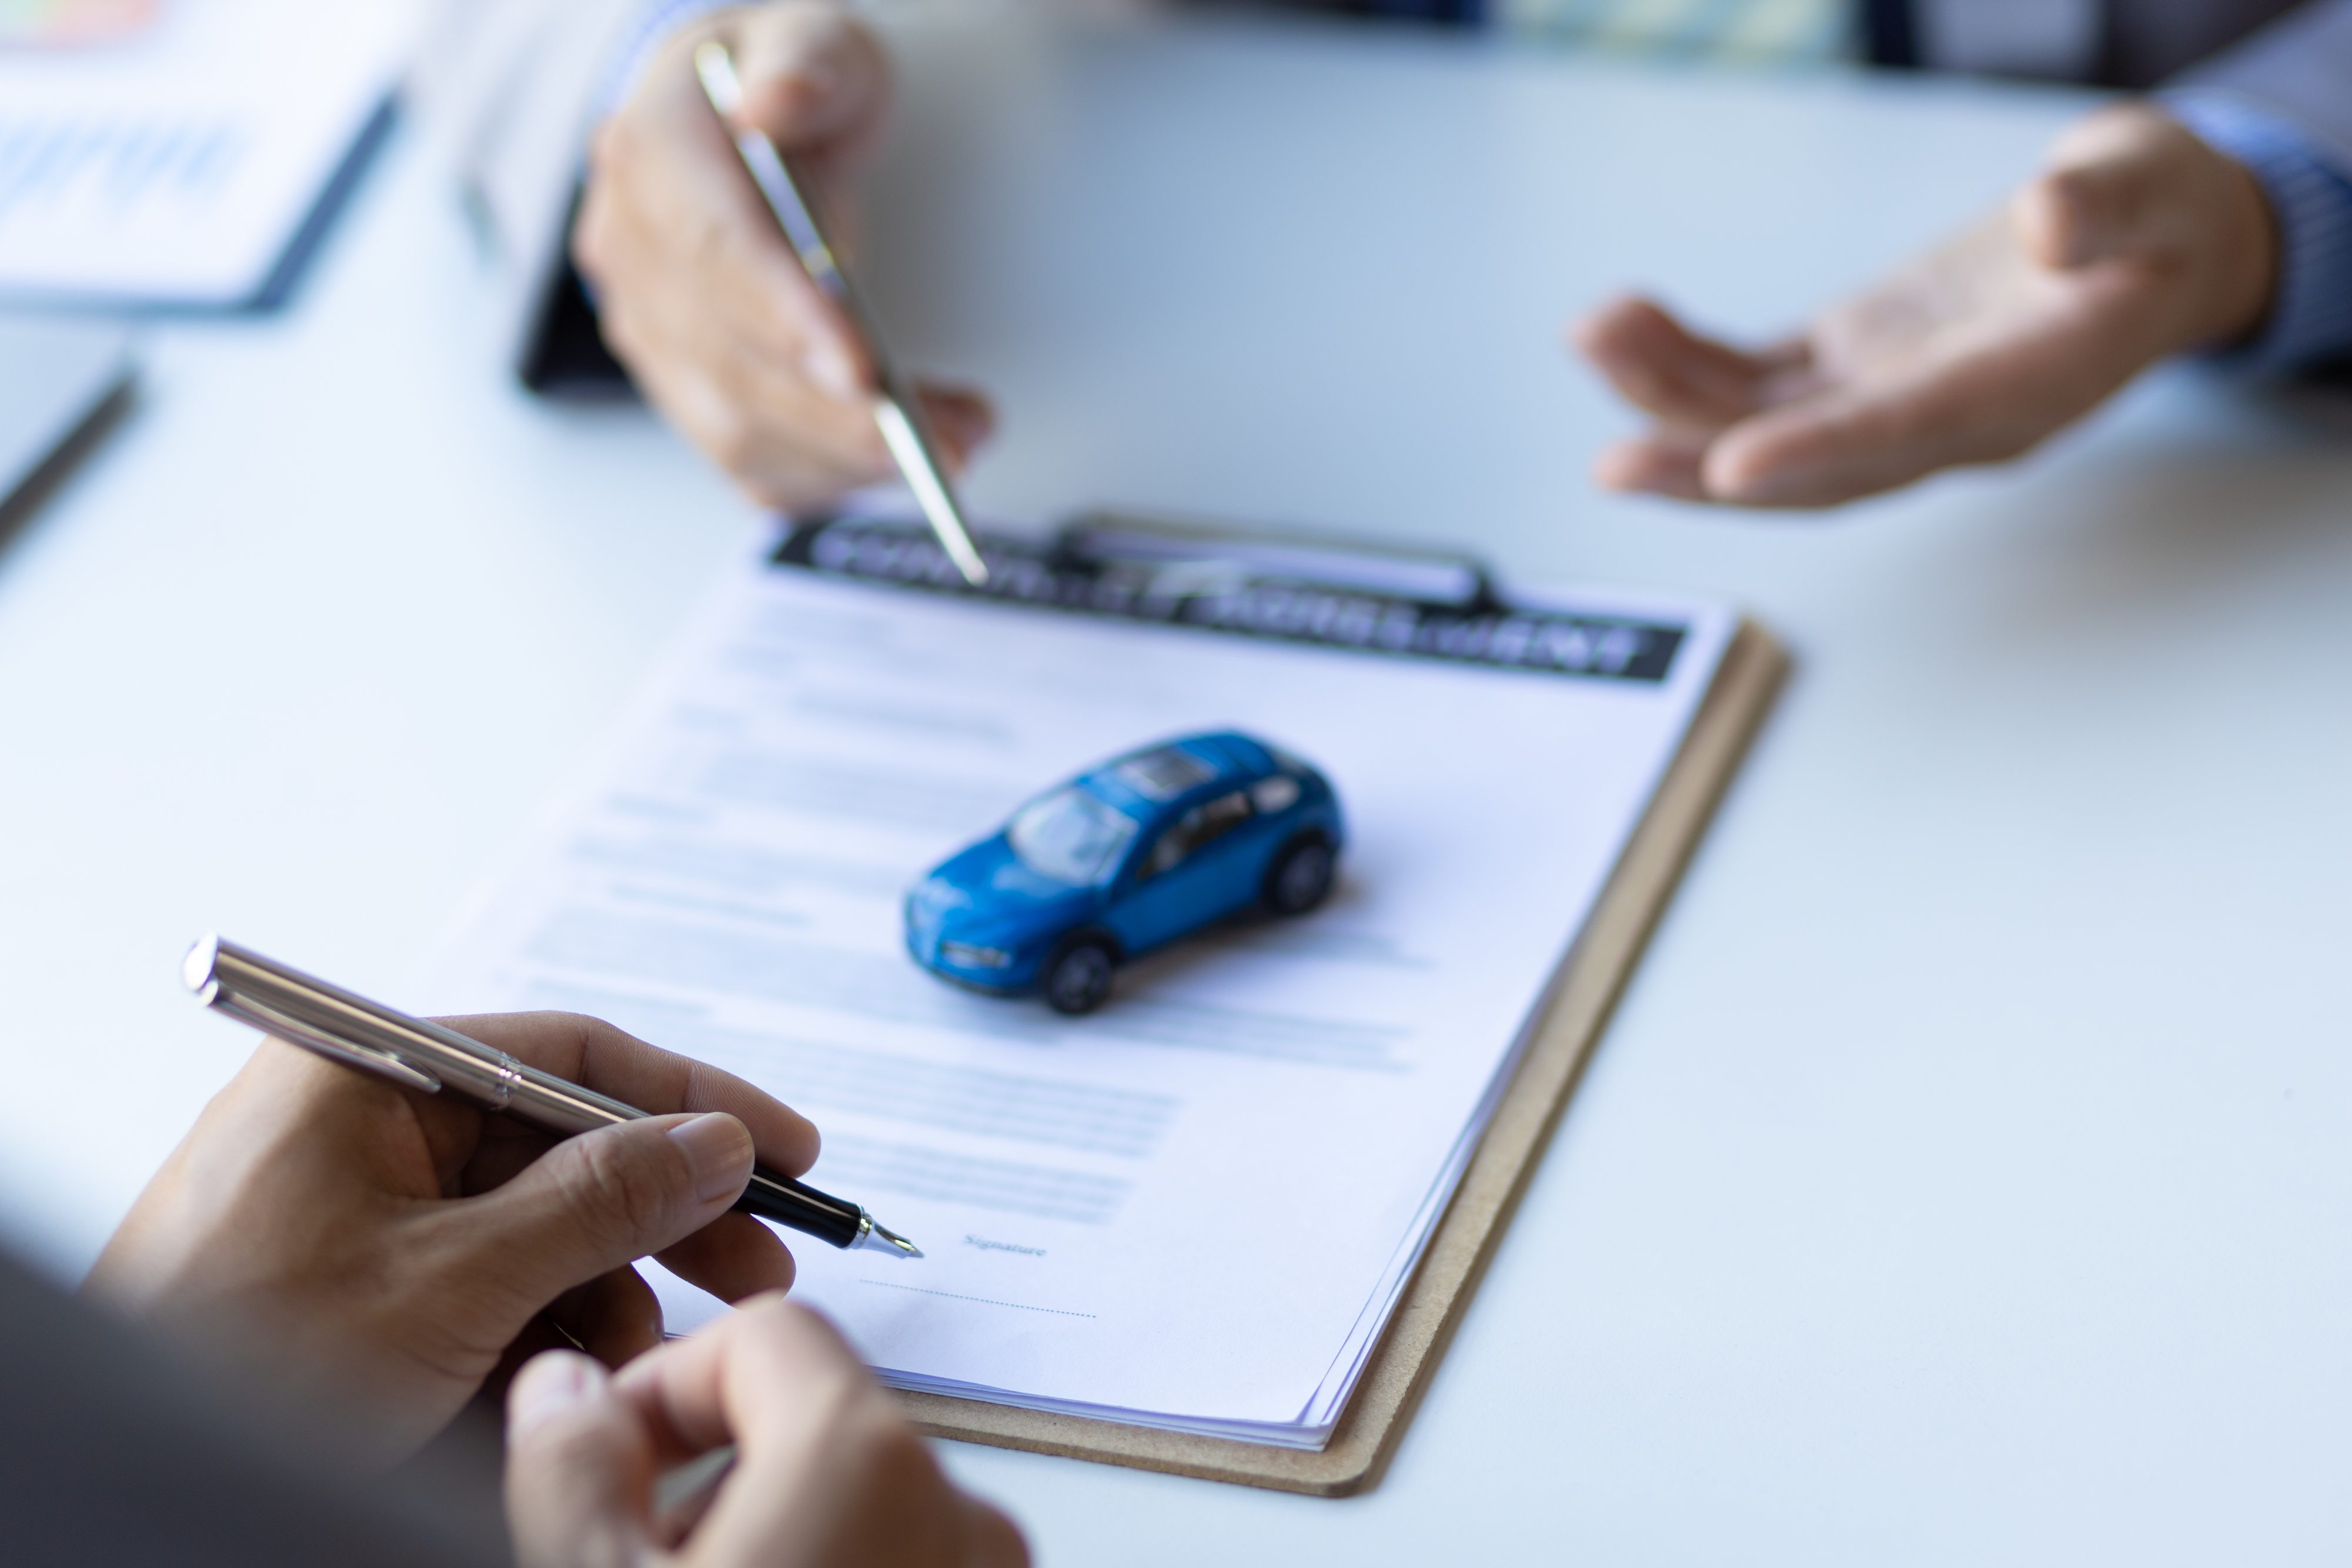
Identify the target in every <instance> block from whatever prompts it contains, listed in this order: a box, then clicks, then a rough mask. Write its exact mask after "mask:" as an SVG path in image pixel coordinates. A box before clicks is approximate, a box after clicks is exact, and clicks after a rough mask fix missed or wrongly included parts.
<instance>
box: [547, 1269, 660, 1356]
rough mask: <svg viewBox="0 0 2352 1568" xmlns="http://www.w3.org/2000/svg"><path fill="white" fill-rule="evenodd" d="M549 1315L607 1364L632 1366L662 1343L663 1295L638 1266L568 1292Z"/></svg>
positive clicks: (550, 1310)
mask: <svg viewBox="0 0 2352 1568" xmlns="http://www.w3.org/2000/svg"><path fill="white" fill-rule="evenodd" d="M548 1316H550V1317H551V1318H553V1319H554V1320H555V1322H557V1323H558V1324H559V1325H560V1326H561V1327H562V1330H563V1332H564V1333H567V1334H569V1335H570V1336H571V1337H572V1341H573V1343H576V1344H578V1346H579V1347H580V1348H581V1349H582V1350H584V1351H586V1352H587V1353H588V1354H590V1355H593V1356H594V1357H595V1358H596V1359H597V1360H598V1361H600V1362H603V1363H604V1364H605V1365H606V1366H615V1367H617V1366H626V1365H627V1364H629V1363H630V1362H632V1361H635V1359H636V1358H637V1357H639V1356H641V1355H643V1354H645V1353H646V1352H647V1351H649V1350H652V1349H653V1348H655V1347H656V1345H658V1344H660V1343H662V1311H661V1299H660V1298H659V1297H657V1296H656V1295H655V1294H654V1291H653V1287H652V1286H651V1285H648V1284H646V1281H645V1280H644V1278H643V1276H641V1275H639V1274H638V1272H637V1271H636V1270H635V1269H614V1270H611V1271H610V1272H608V1273H604V1274H599V1275H597V1276H596V1277H595V1278H594V1279H593V1280H591V1281H588V1282H587V1283H586V1284H584V1285H581V1286H578V1287H576V1288H574V1289H572V1290H570V1291H565V1292H564V1293H563V1294H562V1295H561V1296H558V1297H557V1298H556V1299H555V1302H554V1304H553V1305H552V1306H551V1307H549V1308H548Z"/></svg>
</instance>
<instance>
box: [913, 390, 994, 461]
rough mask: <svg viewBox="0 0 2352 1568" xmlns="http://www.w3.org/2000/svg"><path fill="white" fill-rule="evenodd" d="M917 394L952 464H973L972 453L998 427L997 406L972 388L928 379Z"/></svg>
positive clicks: (927, 419) (931, 426)
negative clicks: (947, 384)
mask: <svg viewBox="0 0 2352 1568" xmlns="http://www.w3.org/2000/svg"><path fill="white" fill-rule="evenodd" d="M915 395H916V398H917V399H918V400H919V402H921V403H922V405H923V419H924V423H927V424H928V425H929V427H930V432H931V434H932V435H933V436H935V437H937V438H938V441H939V444H940V446H941V447H943V448H944V449H945V450H944V452H943V453H942V454H941V455H943V456H945V457H946V458H947V460H948V463H949V464H950V466H952V467H955V468H958V469H961V468H962V467H964V466H965V465H968V464H969V463H971V455H972V453H973V452H974V451H976V450H977V449H978V448H979V446H980V444H981V443H982V442H984V441H986V440H987V439H988V438H989V436H990V435H991V434H993V433H994V431H995V429H996V410H995V408H994V407H993V406H992V404H991V403H990V402H989V401H988V399H987V397H986V396H985V395H983V394H982V393H981V392H977V391H975V390H973V389H972V388H970V387H956V386H942V385H940V384H938V383H936V382H921V383H919V385H917V387H916V389H915Z"/></svg>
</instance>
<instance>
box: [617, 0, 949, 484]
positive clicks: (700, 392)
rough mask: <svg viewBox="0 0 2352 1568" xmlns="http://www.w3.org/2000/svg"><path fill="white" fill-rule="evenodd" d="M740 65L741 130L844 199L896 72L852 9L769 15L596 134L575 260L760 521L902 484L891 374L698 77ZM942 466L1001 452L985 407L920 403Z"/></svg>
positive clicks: (681, 421) (666, 74)
mask: <svg viewBox="0 0 2352 1568" xmlns="http://www.w3.org/2000/svg"><path fill="white" fill-rule="evenodd" d="M714 37H715V38H719V39H721V40H723V41H725V42H727V43H728V44H729V45H730V47H732V50H733V56H734V60H735V64H736V67H737V72H738V76H739V78H740V87H741V89H742V91H743V102H742V105H741V107H740V110H738V119H739V121H740V123H741V124H743V125H745V126H747V127H751V128H756V129H757V130H759V131H761V132H763V133H764V134H765V135H766V136H767V138H768V139H769V140H770V141H772V142H773V143H774V144H775V145H776V147H777V148H778V149H779V150H780V151H781V152H782V154H784V155H785V156H787V157H788V158H790V159H791V161H792V162H793V165H794V167H795V168H797V169H802V170H804V171H805V172H807V173H808V174H809V175H810V176H811V178H812V181H813V183H815V184H818V185H821V186H822V187H824V190H825V191H826V192H827V193H833V194H835V195H838V194H839V193H842V192H844V191H845V190H847V189H848V186H849V176H850V174H851V173H852V172H854V170H855V168H856V165H857V163H858V162H859V161H860V160H861V159H862V157H863V155H864V153H865V151H866V148H867V146H868V145H869V144H870V143H871V142H872V141H874V140H875V138H876V135H877V132H878V131H879V130H880V128H881V125H882V122H883V120H884V118H885V116H886V114H887V106H888V99H889V68H888V62H887V58H886V57H885V56H884V54H883V52H882V48H881V46H880V45H879V44H878V43H877V41H876V40H875V38H874V37H873V36H872V35H871V34H869V33H868V32H866V29H865V28H863V27H862V26H859V25H858V24H857V23H856V21H854V20H852V19H851V18H850V17H849V16H847V15H846V14H845V13H844V12H843V11H841V10H839V9H838V8H836V7H834V6H831V5H817V4H799V5H762V6H760V7H757V8H754V9H751V10H745V11H736V12H730V13H727V14H725V15H724V16H719V17H713V18H711V19H709V20H708V21H705V22H700V23H697V24H694V25H692V26H688V27H686V28H682V29H681V30H680V32H679V34H678V35H677V37H675V38H673V39H672V40H671V41H670V42H669V43H668V44H667V45H666V46H665V47H663V49H662V50H661V52H660V53H659V54H658V56H657V57H656V58H655V60H654V62H653V63H652V65H651V67H650V68H649V69H648V70H647V71H646V75H645V78H644V79H643V81H642V82H641V83H640V84H639V86H638V87H637V89H636V90H635V92H634V93H633V94H632V95H631V96H630V98H629V99H627V101H625V103H624V104H623V105H622V106H621V107H620V109H619V110H617V111H615V112H614V114H613V116H612V117H611V118H610V119H609V120H606V121H605V122H604V125H603V126H602V127H600V128H599V130H598V131H597V134H596V138H595V141H594V143H593V150H592V156H591V159H590V167H589V173H588V180H587V184H586V188H585V193H584V197H583V206H582V209H581V213H580V217H579V221H578V223H577V224H576V225H575V226H574V229H573V237H572V250H573V255H574V258H575V259H576V260H577V261H578V262H579V264H580V267H581V270H582V272H583V275H585V276H586V277H588V279H589V280H590V282H591V283H592V285H593V289H594V292H595V298H596V303H597V307H598V310H599V314H600V319H601V325H602V329H603V331H604V338H605V340H606V341H607V342H608V343H609V344H611V345H612V346H613V347H614V350H615V351H616V352H617V353H618V355H619V357H620V358H621V360H622V361H623V362H624V363H625V364H626V365H627V367H628V369H629V371H630V372H631V374H632V376H633V377H634V378H635V381H636V382H637V384H638V386H639V387H640V388H641V389H642V390H643V391H644V392H645V393H646V396H647V397H648V398H649V399H650V400H651V401H652V402H654V403H655V404H656V406H657V407H658V408H659V409H660V410H661V412H662V413H664V415H665V416H667V418H668V419H669V420H670V421H671V423H675V424H676V425H677V427H678V428H679V429H680V430H681V431H683V432H684V433H685V434H687V436H688V438H689V439H690V440H692V441H693V442H694V443H695V444H696V445H697V446H698V447H699V448H701V450H702V451H703V453H704V454H705V455H708V456H709V457H710V458H711V459H712V460H713V461H715V462H716V463H718V464H719V465H720V466H721V467H723V468H724V469H726V470H727V472H728V473H729V474H730V475H731V476H733V477H734V478H735V480H736V481H737V483H738V484H740V486H742V487H743V488H744V489H745V490H746V491H748V492H749V493H750V494H751V496H752V497H753V498H754V499H756V500H758V501H760V502H761V504H763V505H766V506H771V507H780V508H783V509H786V510H792V509H801V508H806V507H816V506H822V505H825V504H828V503H830V502H832V501H834V500H835V499H837V498H839V497H841V496H842V495H843V494H844V493H845V492H847V491H849V490H852V489H855V488H857V487H858V486H865V485H869V484H872V483H874V482H876V481H877V480H880V479H884V478H887V477H889V476H892V475H893V474H894V473H896V472H898V470H897V467H896V464H895V459H894V457H893V455H892V453H891V452H890V450H889V448H888V447H887V445H886V444H885V442H884V439H883V434H882V431H881V430H880V428H879V427H878V426H877V423H876V418H875V413H874V408H873V392H874V390H875V388H876V386H877V381H876V372H877V365H876V364H875V362H874V360H873V358H872V356H871V355H870V353H869V352H868V349H867V346H866V345H865V344H864V343H862V342H861V341H860V340H859V339H858V336H857V333H856V327H855V324H854V323H853V322H852V321H851V320H850V319H849V317H848V315H847V313H846V312H845V309H844V308H842V307H841V306H839V305H838V304H837V303H835V301H834V300H833V299H831V298H828V297H827V295H826V294H825V293H824V290H823V289H822V288H821V287H819V286H818V285H817V284H816V282H815V281H814V279H813V278H812V277H811V276H810V274H809V273H808V271H807V270H806V268H804V267H803V266H802V265H801V263H800V261H799V260H798V259H797V258H796V256H795V255H794V253H793V247H792V246H791V245H790V244H789V243H788V241H787V239H786V237H785V235H784V234H783V233H782V230H781V229H780V228H779V226H778V224H777V221H776V219H775V217H774V216H773V215H772V214H771V213H770V212H769V210H768V208H767V205H766V204H765V202H764V201H763V199H762V197H761V193H760V192H759V189H758V188H757V186H756V185H754V183H752V181H751V178H750V177H749V175H748V174H747V173H746V172H745V169H744V165H743V162H742V159H741V156H740V153H739V152H738V150H737V149H736V147H735V146H734V145H733V144H732V142H731V141H730V132H729V131H728V130H727V129H726V128H724V127H722V125H721V124H720V122H719V119H718V117H717V116H716V115H715V114H714V113H713V112H712V110H711V108H710V105H709V101H708V99H707V97H706V94H705V90H704V88H703V85H702V83H701V81H700V79H699V77H698V73H697V70H696V68H695V63H694V58H693V56H694V50H695V47H696V46H697V45H698V43H700V42H704V41H708V40H710V39H712V38H714ZM910 403H911V412H912V413H913V415H914V417H915V418H916V419H917V420H918V421H919V423H921V424H923V425H924V426H926V427H927V428H928V430H929V434H930V435H931V437H932V439H933V441H934V444H935V446H936V449H937V451H938V455H939V456H940V461H941V462H942V463H943V464H944V465H946V466H947V467H949V468H950V469H951V468H954V467H956V466H959V465H961V464H962V463H963V462H964V460H965V459H966V458H967V457H968V456H969V455H971V451H972V449H973V448H974V447H976V446H977V445H978V444H980V443H981V442H982V440H983V439H985V438H986V436H987V434H988V431H989V428H990V424H991V423H992V422H991V415H990V412H989V406H988V403H987V401H986V400H985V399H984V398H982V396H980V395H979V394H978V393H976V392H971V391H967V390H961V389H952V388H947V387H942V386H939V385H936V384H932V383H918V384H917V385H915V386H914V387H913V388H912V389H911V392H910Z"/></svg>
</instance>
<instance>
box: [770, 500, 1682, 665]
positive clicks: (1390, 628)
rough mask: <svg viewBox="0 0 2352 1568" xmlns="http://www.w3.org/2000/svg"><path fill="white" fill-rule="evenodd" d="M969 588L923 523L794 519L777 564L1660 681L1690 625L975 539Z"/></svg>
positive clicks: (1152, 617) (1031, 601)
mask: <svg viewBox="0 0 2352 1568" xmlns="http://www.w3.org/2000/svg"><path fill="white" fill-rule="evenodd" d="M979 542H980V545H981V554H982V559H984V560H986V562H987V563H988V571H989V580H988V584H987V586H986V587H984V588H973V587H972V586H971V585H970V584H969V583H967V582H965V581H964V580H963V578H962V576H961V573H959V572H958V571H957V570H956V568H955V563H954V562H953V561H951V560H950V559H948V555H947V552H946V551H945V550H943V549H940V544H939V541H938V540H936V539H934V538H932V537H931V535H930V534H929V531H928V530H926V529H924V528H922V527H921V526H920V525H919V524H908V523H901V522H895V521H881V520H876V519H871V518H863V517H835V518H825V519H822V520H819V521H815V522H808V523H802V524H799V525H797V526H796V527H795V528H793V531H792V534H791V537H789V538H786V539H785V540H784V542H783V545H782V548H781V549H778V550H777V551H776V554H775V556H774V558H773V559H774V561H775V564H777V565H779V566H786V567H794V568H799V569H802V570H809V571H814V572H817V573H819V574H821V575H824V576H827V577H844V578H852V579H856V580H861V581H866V582H875V583H884V584H888V585H891V586H894V587H898V588H907V589H914V590H918V591H924V592H930V593H940V594H945V595H948V596H950V597H955V598H962V599H980V600H997V601H1003V602H1005V603H1010V604H1026V605H1033V606H1036V607H1039V608H1043V609H1053V610H1064V611H1072V612H1078V613H1082V614H1090V615H1105V616H1112V617H1116V618H1118V619H1120V620H1128V621H1148V622H1157V623H1159V624H1161V625H1174V626H1194V627H1199V628H1201V629H1202V630H1205V631H1211V632H1232V633H1238V634H1241V635H1244V636H1251V637H1267V638H1275V639H1278V640H1280V641H1283V642H1290V643H1314V644H1317V645H1318V646H1322V647H1330V648H1346V649H1352V650H1355V651H1358V652H1362V653H1394V654H1400V655H1402V656H1404V657H1407V658H1418V659H1440V660H1444V661H1447V662H1449V663H1454V664H1485V665H1489V666H1491V667H1494V668H1496V669H1507V670H1525V671H1528V672H1531V673H1536V674H1560V675H1576V676H1580V677H1583V678H1586V679H1591V680H1605V681H1630V682H1635V683H1639V684H1642V685H1660V684H1662V683H1664V680H1665V678H1666V675H1667V673H1668V672H1669V671H1671V670H1672V669H1673V668H1674V663H1675V653H1678V652H1679V651H1680V650H1681V648H1682V645H1683V643H1684V640H1685V638H1686V637H1687V636H1688V635H1689V629H1688V628H1687V627H1685V626H1678V625H1674V624H1670V623H1667V622H1654V621H1639V620H1628V619H1623V618H1619V617H1613V616H1604V615H1577V614H1566V613H1561V612H1553V611H1544V610H1517V609H1511V608H1508V607H1507V606H1472V607H1468V608H1465V607H1462V606H1458V605H1440V604H1430V603H1425V602H1423V601H1417V600H1413V599H1408V598H1399V597H1390V596H1386V595H1382V594H1377V593H1369V592H1366V591H1362V590H1360V589H1356V588H1337V587H1332V586H1329V585H1325V584H1318V583H1314V582H1307V581H1299V580H1286V579H1281V578H1274V577H1266V576H1253V575H1249V574H1245V573H1242V572H1238V571H1233V570H1219V563H1216V562H1214V561H1182V562H1170V561H1166V560H1153V561H1133V560H1122V559H1116V558H1112V559H1088V558H1084V557H1080V556H1077V555H1076V554H1074V553H1073V552H1071V551H1069V550H1067V549H1061V548H1057V547H1055V546H1053V545H1037V544H1031V543H1027V542H1025V541H1020V540H1011V539H1004V538H983V539H982V540H981V541H979Z"/></svg>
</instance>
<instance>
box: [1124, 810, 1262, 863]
mask: <svg viewBox="0 0 2352 1568" xmlns="http://www.w3.org/2000/svg"><path fill="white" fill-rule="evenodd" d="M1249 818H1250V803H1249V797H1248V796H1247V795H1245V794H1244V793H1243V792H1242V791H1241V790H1239V789H1236V790H1234V792H1233V793H1232V794H1230V795H1220V796H1218V797H1217V798H1216V799H1215V800H1209V801H1204V802H1203V803H1202V804H1201V805H1198V806H1195V807H1193V808H1192V810H1189V811H1187V812H1185V813H1184V814H1183V815H1182V816H1181V817H1179V818H1177V819H1176V824H1175V826H1173V827H1171V828H1170V829H1169V830H1168V831H1166V832H1164V833H1162V834H1160V841H1159V842H1158V843H1156V844H1154V845H1152V846H1151V855H1150V859H1149V860H1147V861H1145V862H1143V874H1144V875H1145V876H1147V877H1152V876H1158V875H1159V874H1160V873H1161V872H1164V871H1171V870H1173V869H1174V868H1175V867H1177V866H1179V865H1181V864H1183V863H1184V860H1185V857H1187V856H1188V855H1190V854H1192V852H1193V851H1195V850H1197V849H1199V848H1200V847H1201V846H1202V845H1203V844H1205V843H1209V842H1211V841H1213V840H1216V839H1219V838H1222V837H1223V835H1225V834H1226V833H1229V832H1231V831H1233V830H1234V829H1235V828H1238V827H1240V826H1241V825H1242V824H1243V823H1244V822H1246V821H1249Z"/></svg>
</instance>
